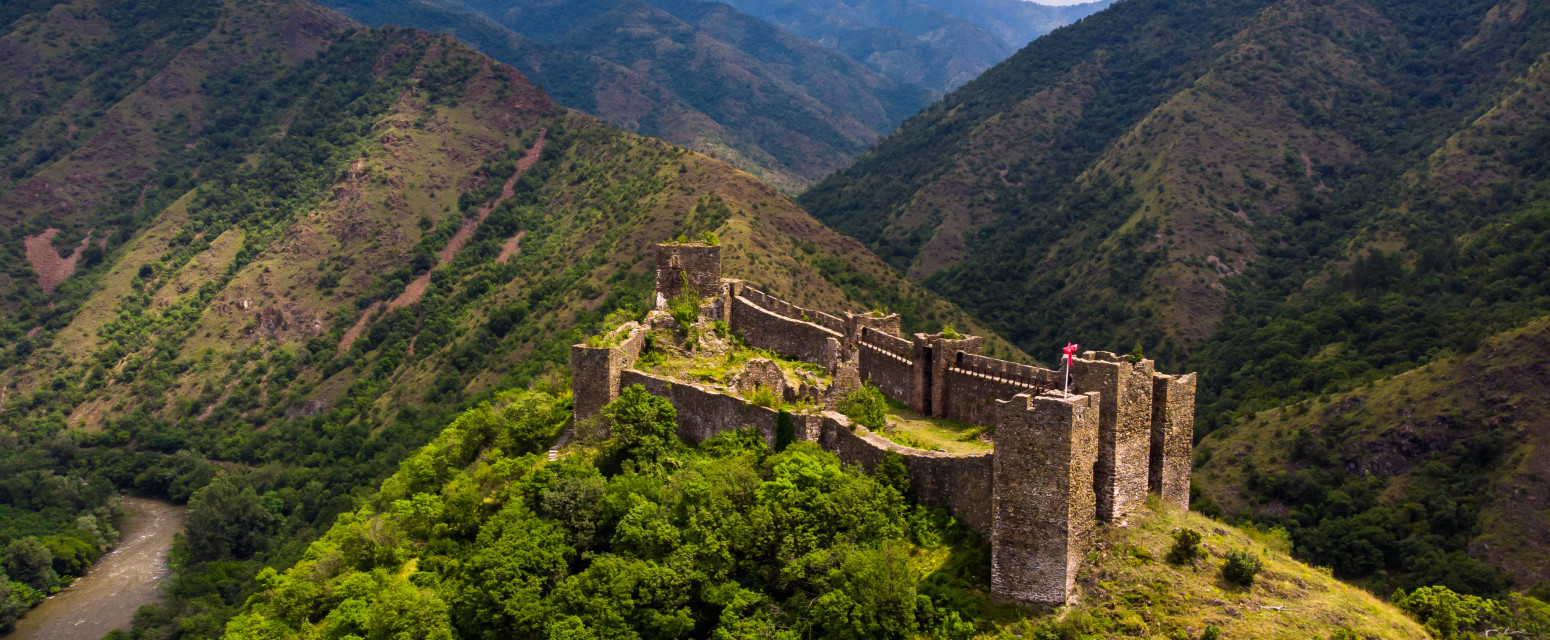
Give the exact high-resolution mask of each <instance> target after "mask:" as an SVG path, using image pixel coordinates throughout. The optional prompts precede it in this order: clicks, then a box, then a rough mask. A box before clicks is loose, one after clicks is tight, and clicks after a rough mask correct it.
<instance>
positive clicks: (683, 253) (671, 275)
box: [657, 242, 721, 307]
mask: <svg viewBox="0 0 1550 640" xmlns="http://www.w3.org/2000/svg"><path fill="white" fill-rule="evenodd" d="M686 275H687V276H688V280H689V286H691V287H694V290H695V292H696V293H697V294H699V296H700V297H702V298H708V297H711V296H714V295H717V294H718V293H720V291H721V245H707V244H704V243H701V242H664V243H662V244H659V245H657V306H659V307H660V306H662V304H663V303H665V302H666V301H667V300H669V299H671V298H673V297H674V296H677V295H678V294H679V293H680V292H681V291H682V290H683V284H684V276H686Z"/></svg>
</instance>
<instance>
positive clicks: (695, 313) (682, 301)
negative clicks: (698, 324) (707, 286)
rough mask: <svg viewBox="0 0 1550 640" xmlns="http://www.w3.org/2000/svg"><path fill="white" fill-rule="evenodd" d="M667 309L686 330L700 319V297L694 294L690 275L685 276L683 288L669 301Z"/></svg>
mask: <svg viewBox="0 0 1550 640" xmlns="http://www.w3.org/2000/svg"><path fill="white" fill-rule="evenodd" d="M667 309H668V311H669V312H671V313H672V314H673V319H674V320H676V321H678V325H679V326H681V327H683V328H684V329H688V328H689V327H690V325H693V324H694V323H695V321H697V320H699V319H700V297H699V296H697V295H695V294H694V287H693V285H690V284H689V274H687V273H685V274H683V288H682V289H681V290H680V291H679V292H678V295H676V296H673V299H672V300H668V301H667Z"/></svg>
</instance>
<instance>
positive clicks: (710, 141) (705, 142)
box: [326, 0, 939, 190]
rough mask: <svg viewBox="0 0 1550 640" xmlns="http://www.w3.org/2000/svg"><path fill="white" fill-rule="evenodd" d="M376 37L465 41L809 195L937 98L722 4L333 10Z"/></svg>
mask: <svg viewBox="0 0 1550 640" xmlns="http://www.w3.org/2000/svg"><path fill="white" fill-rule="evenodd" d="M326 4H329V5H330V6H333V7H335V8H337V9H339V10H341V11H343V12H345V13H346V14H347V15H349V16H351V17H353V18H355V19H358V20H360V21H362V22H365V23H367V24H370V25H382V24H397V25H401V26H408V27H419V28H425V29H428V30H431V31H436V32H444V33H450V34H452V35H455V36H457V37H459V38H463V39H465V40H466V41H468V42H470V43H472V44H473V45H474V46H477V47H479V48H480V49H481V50H483V51H484V52H485V53H487V54H488V55H491V56H493V57H495V58H497V59H499V60H501V61H502V62H506V63H508V64H512V65H515V66H516V67H517V68H519V69H521V70H522V71H523V72H524V73H526V74H528V76H529V77H531V78H533V79H534V81H535V82H536V83H537V84H539V85H540V86H542V87H544V89H545V90H546V91H548V92H549V93H550V94H551V95H553V96H554V97H555V98H556V99H557V100H558V101H559V102H560V103H561V104H564V105H566V106H568V107H571V108H574V109H578V110H581V111H584V112H587V113H591V114H593V115H596V116H598V117H600V118H602V119H603V120H604V121H606V122H608V123H610V124H612V125H614V126H616V127H620V128H623V129H626V130H630V131H636V132H639V133H643V134H646V135H651V136H655V137H658V138H661V139H664V140H667V141H669V142H673V143H676V144H679V145H682V146H684V147H687V148H690V149H692V150H696V151H700V152H704V153H709V154H711V155H713V156H716V157H718V158H721V159H723V160H726V161H728V162H731V163H733V164H734V165H736V166H738V167H739V168H741V169H744V170H746V171H749V172H751V173H754V174H755V175H758V176H759V177H760V178H761V179H763V180H764V181H765V182H767V183H770V184H773V185H775V186H777V187H780V188H782V189H787V190H798V189H800V188H802V187H805V186H806V185H808V184H811V183H812V182H813V181H814V180H817V179H818V178H820V177H822V176H823V175H825V174H827V173H829V172H831V171H833V170H835V169H838V168H839V167H841V166H843V165H844V164H845V163H847V162H849V161H850V160H851V159H852V158H854V157H855V156H857V155H859V154H860V153H861V152H862V151H864V150H865V149H866V147H868V146H870V145H871V144H872V143H873V142H875V141H876V140H877V139H878V138H880V137H881V136H883V135H885V134H887V133H888V132H889V131H892V130H893V129H894V127H896V126H897V125H898V123H899V122H900V121H902V120H903V119H904V118H906V117H908V116H910V115H911V114H913V113H915V112H916V111H918V110H919V109H920V108H922V107H924V106H925V105H927V104H928V103H929V102H930V101H931V100H932V99H934V98H935V97H936V96H937V95H939V94H938V93H937V92H936V91H933V90H932V89H929V88H927V87H924V86H921V85H919V84H915V83H913V82H908V81H901V80H897V79H892V78H890V77H885V76H883V75H880V74H878V73H876V72H874V71H872V70H870V69H868V68H866V67H865V66H863V65H862V64H861V63H859V62H856V61H853V60H851V59H849V58H847V57H846V56H845V55H843V54H841V53H839V52H836V51H832V50H830V49H827V48H824V47H821V46H818V45H816V44H814V43H811V42H808V41H805V40H802V39H801V38H798V37H795V36H792V35H791V34H788V33H786V32H784V31H781V30H780V29H777V28H775V27H774V26H772V25H770V24H769V23H766V22H764V21H762V20H758V19H756V18H753V17H751V16H748V15H745V14H742V13H739V12H737V11H736V10H734V9H732V8H731V7H728V6H727V5H723V4H720V3H710V2H699V1H698V0H659V1H654V2H645V1H642V0H586V1H585V2H567V3H552V2H539V1H526V0H524V1H523V2H516V3H502V2H486V1H482V0H459V1H452V0H436V1H434V2H415V3H396V2H377V1H373V0H332V1H331V2H329V3H326Z"/></svg>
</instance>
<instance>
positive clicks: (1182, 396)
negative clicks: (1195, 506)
mask: <svg viewBox="0 0 1550 640" xmlns="http://www.w3.org/2000/svg"><path fill="white" fill-rule="evenodd" d="M1194 440H1195V374H1193V373H1189V374H1185V375H1181V376H1170V375H1167V374H1162V373H1159V374H1155V375H1153V376H1152V448H1151V465H1150V477H1149V481H1148V487H1149V488H1150V490H1151V491H1152V492H1153V493H1156V494H1158V495H1159V496H1160V497H1162V500H1163V502H1166V503H1169V504H1172V505H1174V506H1177V507H1178V508H1180V509H1189V472H1190V465H1191V464H1193V462H1192V460H1191V458H1192V457H1193V455H1194Z"/></svg>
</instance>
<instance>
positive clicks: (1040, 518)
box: [990, 391, 1102, 605]
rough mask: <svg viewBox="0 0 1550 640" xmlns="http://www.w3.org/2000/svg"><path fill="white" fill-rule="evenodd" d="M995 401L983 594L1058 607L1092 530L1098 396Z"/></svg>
mask: <svg viewBox="0 0 1550 640" xmlns="http://www.w3.org/2000/svg"><path fill="white" fill-rule="evenodd" d="M996 404H997V407H996V409H997V418H996V450H995V460H994V477H993V481H992V484H993V487H994V488H993V497H992V512H993V521H992V525H991V534H990V540H991V544H990V548H991V569H990V571H991V573H990V590H991V593H992V595H994V596H996V597H998V598H1004V599H1010V600H1018V601H1022V602H1032V603H1039V604H1050V605H1061V604H1066V603H1068V602H1069V601H1070V599H1071V596H1072V594H1073V592H1074V591H1075V588H1076V576H1077V572H1078V571H1079V570H1080V568H1081V563H1082V559H1083V558H1084V557H1085V556H1086V554H1087V549H1088V548H1089V547H1090V546H1091V544H1092V536H1093V529H1094V528H1095V526H1096V511H1095V509H1096V496H1095V494H1094V492H1093V464H1094V463H1095V462H1096V460H1097V456H1098V423H1099V411H1100V408H1101V405H1102V398H1101V394H1099V393H1097V392H1092V393H1087V394H1083V395H1076V394H1070V395H1066V394H1063V393H1061V392H1058V391H1051V392H1048V393H1045V394H1042V395H1038V396H1032V395H1029V394H1021V395H1018V396H1015V397H1013V398H1012V399H1011V400H1001V401H998V402H997V403H996Z"/></svg>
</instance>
